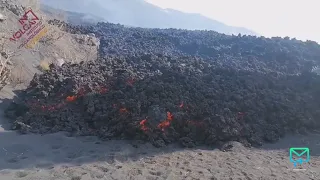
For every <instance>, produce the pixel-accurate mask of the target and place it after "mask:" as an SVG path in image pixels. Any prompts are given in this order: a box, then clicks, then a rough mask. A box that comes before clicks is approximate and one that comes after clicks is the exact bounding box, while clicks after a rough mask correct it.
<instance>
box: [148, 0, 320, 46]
mask: <svg viewBox="0 0 320 180" xmlns="http://www.w3.org/2000/svg"><path fill="white" fill-rule="evenodd" d="M146 1H148V2H150V3H153V4H155V5H157V6H160V7H162V8H172V9H177V10H180V11H184V12H192V13H200V14H202V15H205V16H207V17H210V18H212V19H215V20H218V21H221V22H223V23H225V24H228V25H232V26H242V27H246V28H248V29H251V30H253V31H255V32H257V33H258V34H261V35H264V36H267V37H270V36H289V37H296V38H297V39H300V40H306V39H310V40H314V41H318V42H320V0H146Z"/></svg>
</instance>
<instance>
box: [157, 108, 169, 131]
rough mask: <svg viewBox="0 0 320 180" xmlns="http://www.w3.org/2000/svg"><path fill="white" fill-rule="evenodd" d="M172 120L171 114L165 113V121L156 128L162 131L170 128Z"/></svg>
mask: <svg viewBox="0 0 320 180" xmlns="http://www.w3.org/2000/svg"><path fill="white" fill-rule="evenodd" d="M172 120H173V115H172V114H171V112H167V119H166V120H164V121H163V122H161V123H160V124H159V125H158V128H160V129H161V130H162V131H164V130H165V128H167V127H169V126H170V123H171V121H172Z"/></svg>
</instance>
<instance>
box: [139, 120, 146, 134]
mask: <svg viewBox="0 0 320 180" xmlns="http://www.w3.org/2000/svg"><path fill="white" fill-rule="evenodd" d="M146 123H147V120H146V119H144V120H142V121H140V126H141V130H142V131H147V130H148V127H147V126H146Z"/></svg>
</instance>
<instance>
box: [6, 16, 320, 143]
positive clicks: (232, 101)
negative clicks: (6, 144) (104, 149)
mask: <svg viewBox="0 0 320 180" xmlns="http://www.w3.org/2000/svg"><path fill="white" fill-rule="evenodd" d="M51 23H53V24H57V23H62V22H58V21H51ZM65 27H66V29H65V30H66V31H69V32H74V33H95V34H96V36H98V37H100V41H101V43H100V57H99V59H97V60H96V61H92V62H82V63H80V64H68V63H66V64H65V65H63V66H62V67H61V68H56V67H54V66H52V68H51V70H50V71H48V72H46V73H44V74H42V75H35V76H34V78H33V80H32V82H31V83H30V85H29V87H28V88H27V89H26V90H25V91H24V93H23V94H22V95H21V97H20V98H21V99H22V100H23V103H21V104H22V107H24V108H23V111H21V110H19V108H17V110H19V111H20V112H19V113H15V112H14V108H10V109H8V111H7V114H8V116H10V115H12V114H14V115H19V117H18V118H16V119H15V118H14V117H13V116H10V117H11V118H13V121H14V122H13V125H14V126H13V127H14V128H15V129H20V130H21V131H22V132H23V133H26V132H34V133H52V132H57V131H69V132H72V133H73V134H77V135H96V136H99V137H101V138H102V139H139V140H147V141H150V142H151V143H153V144H154V145H155V146H157V147H161V146H164V145H166V144H169V143H173V142H179V143H181V144H182V145H183V146H186V147H192V146H195V145H199V144H208V145H213V144H223V142H226V141H239V142H242V143H245V144H253V145H261V144H262V143H263V142H274V141H277V140H278V139H279V138H281V137H282V136H284V135H285V134H286V133H288V132H297V133H305V132H307V131H312V130H319V128H320V121H319V119H317V118H318V117H320V111H319V109H320V96H319V94H320V78H319V76H318V75H316V74H314V73H311V72H310V70H311V68H312V67H313V66H315V65H317V64H319V57H320V56H319V55H320V47H319V45H318V44H315V43H312V42H300V41H296V40H288V39H281V38H274V39H266V38H262V37H260V38H257V37H251V36H226V35H221V34H218V33H215V32H211V31H207V32H206V31H184V30H174V29H168V30H159V29H142V28H124V27H123V26H120V25H113V24H104V23H103V24H98V25H97V26H91V27H81V26H76V27H74V26H70V25H67V26H65ZM16 107H18V106H17V105H16ZM20 109H21V108H20Z"/></svg>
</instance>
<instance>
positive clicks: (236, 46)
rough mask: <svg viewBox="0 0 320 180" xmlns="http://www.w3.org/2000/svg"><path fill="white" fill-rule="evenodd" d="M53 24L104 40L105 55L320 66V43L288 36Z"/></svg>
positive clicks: (227, 64)
mask: <svg viewBox="0 0 320 180" xmlns="http://www.w3.org/2000/svg"><path fill="white" fill-rule="evenodd" d="M49 23H50V24H55V25H59V26H61V27H63V29H64V31H67V32H70V33H73V34H89V33H93V34H95V36H96V37H97V38H99V39H100V43H99V44H101V46H100V54H101V56H102V57H105V56H135V55H141V54H154V55H157V54H162V55H165V56H172V57H181V56H192V57H198V58H201V59H204V60H207V61H209V62H210V63H212V64H215V66H219V67H221V68H233V69H238V70H247V71H255V72H260V73H277V74H279V75H281V74H291V75H295V74H300V73H301V72H304V71H311V70H312V68H313V67H316V66H320V61H319V59H320V45H319V44H317V43H316V42H313V41H307V42H303V41H299V40H296V39H294V38H293V39H290V38H288V37H286V38H280V37H274V38H265V37H256V36H246V35H238V36H234V35H233V36H229V35H224V34H220V33H217V32H215V31H203V30H201V31H200V30H197V31H188V30H177V29H146V28H134V27H125V26H123V25H118V24H112V23H98V24H97V25H95V26H79V25H78V26H72V25H70V24H68V23H65V22H62V21H59V20H50V21H49Z"/></svg>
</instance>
